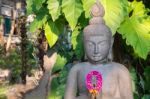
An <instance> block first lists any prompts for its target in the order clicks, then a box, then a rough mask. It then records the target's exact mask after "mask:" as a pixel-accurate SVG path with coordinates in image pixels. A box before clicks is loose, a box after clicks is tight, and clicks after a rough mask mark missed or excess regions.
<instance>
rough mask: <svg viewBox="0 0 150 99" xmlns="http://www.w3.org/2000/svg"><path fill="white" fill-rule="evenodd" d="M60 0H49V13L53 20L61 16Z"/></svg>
mask: <svg viewBox="0 0 150 99" xmlns="http://www.w3.org/2000/svg"><path fill="white" fill-rule="evenodd" d="M59 1H60V0H48V1H47V4H48V6H47V7H48V9H49V13H50V15H51V16H52V19H53V21H55V20H56V19H58V17H59V16H60V3H59Z"/></svg>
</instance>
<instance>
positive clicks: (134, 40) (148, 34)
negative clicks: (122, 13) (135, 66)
mask: <svg viewBox="0 0 150 99" xmlns="http://www.w3.org/2000/svg"><path fill="white" fill-rule="evenodd" d="M118 31H119V33H120V34H122V36H123V38H125V39H126V43H127V44H128V45H131V46H132V47H133V49H134V51H135V52H136V53H137V54H138V55H139V56H140V57H141V58H143V59H146V57H147V55H148V53H149V51H150V20H143V21H142V22H141V21H140V20H139V19H137V18H135V17H131V18H127V19H126V20H125V22H124V23H123V24H122V25H121V26H120V28H119V30H118Z"/></svg>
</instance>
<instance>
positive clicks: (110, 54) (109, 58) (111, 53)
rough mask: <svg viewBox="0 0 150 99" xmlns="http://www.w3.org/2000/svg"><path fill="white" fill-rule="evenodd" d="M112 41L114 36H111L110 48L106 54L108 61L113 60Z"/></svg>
mask: <svg viewBox="0 0 150 99" xmlns="http://www.w3.org/2000/svg"><path fill="white" fill-rule="evenodd" d="M113 43H114V37H112V38H111V48H110V50H109V54H108V57H107V59H108V61H113Z"/></svg>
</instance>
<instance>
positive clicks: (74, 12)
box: [62, 0, 83, 30]
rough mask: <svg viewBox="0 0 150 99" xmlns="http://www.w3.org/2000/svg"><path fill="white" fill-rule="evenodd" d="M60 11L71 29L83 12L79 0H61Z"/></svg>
mask: <svg viewBox="0 0 150 99" xmlns="http://www.w3.org/2000/svg"><path fill="white" fill-rule="evenodd" d="M62 11H63V13H64V14H65V17H66V19H67V21H68V23H69V25H70V27H71V29H72V30H74V28H75V27H76V25H77V22H78V18H79V17H80V15H81V13H82V12H83V8H82V3H81V1H80V0H63V1H62Z"/></svg>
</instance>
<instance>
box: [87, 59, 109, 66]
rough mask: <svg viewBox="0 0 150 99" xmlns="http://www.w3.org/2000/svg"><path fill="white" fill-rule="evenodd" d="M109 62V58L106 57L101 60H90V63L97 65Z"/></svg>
mask: <svg viewBox="0 0 150 99" xmlns="http://www.w3.org/2000/svg"><path fill="white" fill-rule="evenodd" d="M107 62H108V60H107V59H104V60H101V61H92V60H89V63H90V64H92V65H94V66H96V65H100V64H106V63H107Z"/></svg>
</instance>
